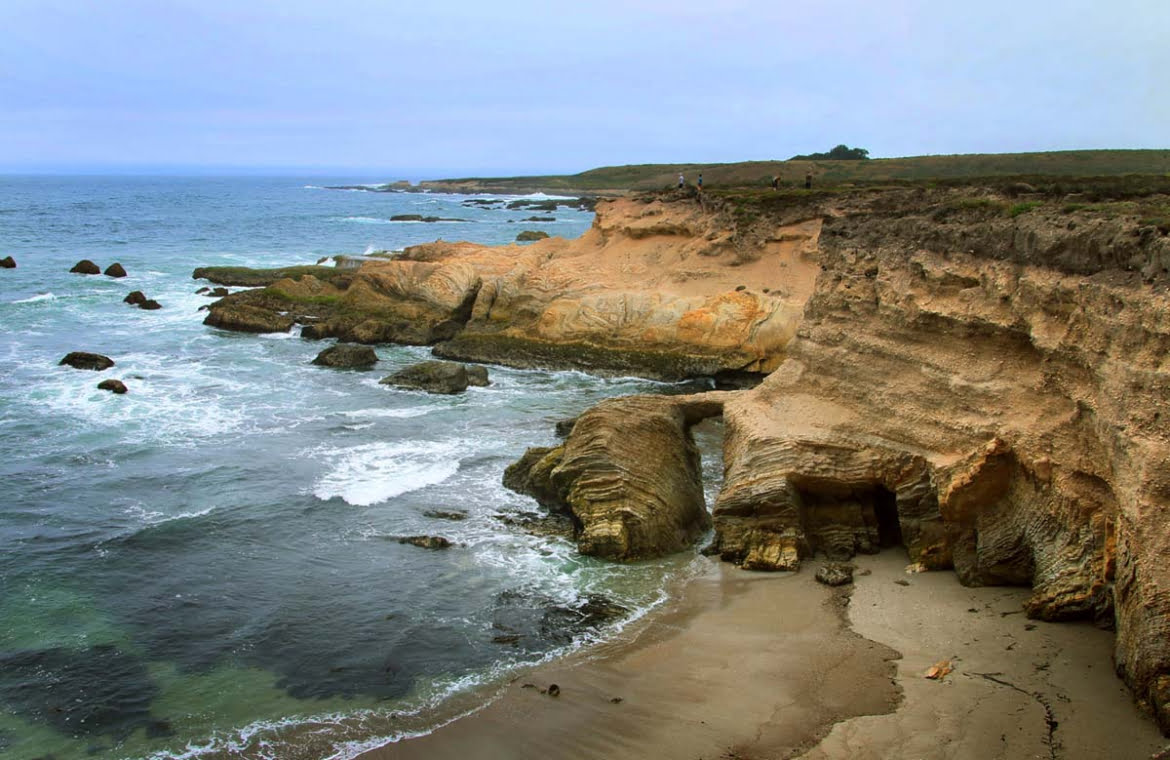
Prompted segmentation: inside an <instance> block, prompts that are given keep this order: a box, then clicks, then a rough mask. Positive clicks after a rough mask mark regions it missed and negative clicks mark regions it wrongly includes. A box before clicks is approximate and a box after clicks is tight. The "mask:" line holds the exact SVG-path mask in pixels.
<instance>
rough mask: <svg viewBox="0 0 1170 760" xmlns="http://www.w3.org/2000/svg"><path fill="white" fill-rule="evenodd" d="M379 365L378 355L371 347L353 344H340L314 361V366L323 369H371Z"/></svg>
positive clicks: (328, 349)
mask: <svg viewBox="0 0 1170 760" xmlns="http://www.w3.org/2000/svg"><path fill="white" fill-rule="evenodd" d="M377 363H378V355H377V354H375V353H374V349H372V348H370V347H369V346H355V345H353V344H352V343H338V344H337V345H335V346H330V347H329V348H327V349H325V350H324V351H322V352H321V353H319V354H317V358H315V359H313V364H317V365H320V366H322V367H338V368H344V369H370V368H372V367H373V366H374V365H375V364H377Z"/></svg>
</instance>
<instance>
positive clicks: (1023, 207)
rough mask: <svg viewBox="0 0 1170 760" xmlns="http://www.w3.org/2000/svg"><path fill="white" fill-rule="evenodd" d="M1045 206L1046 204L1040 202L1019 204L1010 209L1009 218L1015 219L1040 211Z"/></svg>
mask: <svg viewBox="0 0 1170 760" xmlns="http://www.w3.org/2000/svg"><path fill="white" fill-rule="evenodd" d="M1043 205H1044V204H1043V203H1041V202H1040V201H1024V202H1023V203H1017V204H1015V205H1014V206H1012V207H1011V208H1009V209H1008V216H1010V217H1011V218H1013V219H1015V218H1016V217H1017V216H1019V215H1020V214H1026V213H1028V212H1029V211H1032V210H1034V209H1038V208H1040V207H1041V206H1043Z"/></svg>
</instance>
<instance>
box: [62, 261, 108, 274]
mask: <svg viewBox="0 0 1170 760" xmlns="http://www.w3.org/2000/svg"><path fill="white" fill-rule="evenodd" d="M69 271H70V272H71V273H72V274H101V273H102V270H101V268H100V267H99V266H98V265H97V264H95V263H93V262H92V261H90V260H89V259H82V260H81V261H79V262H77V263H76V264H74V265H73V268H72V269H70V270H69Z"/></svg>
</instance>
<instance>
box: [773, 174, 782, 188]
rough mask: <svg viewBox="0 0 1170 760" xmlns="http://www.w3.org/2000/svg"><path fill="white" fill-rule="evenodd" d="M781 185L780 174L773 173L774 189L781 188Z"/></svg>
mask: <svg viewBox="0 0 1170 760" xmlns="http://www.w3.org/2000/svg"><path fill="white" fill-rule="evenodd" d="M779 187H780V177H779V176H778V175H775V174H773V175H772V189H773V190H777V189H779Z"/></svg>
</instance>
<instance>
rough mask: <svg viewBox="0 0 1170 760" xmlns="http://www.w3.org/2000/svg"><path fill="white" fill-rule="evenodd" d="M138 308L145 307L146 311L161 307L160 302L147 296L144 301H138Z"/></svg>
mask: <svg viewBox="0 0 1170 760" xmlns="http://www.w3.org/2000/svg"><path fill="white" fill-rule="evenodd" d="M138 308H140V309H145V310H146V311H156V310H158V309H161V308H162V304H161V303H159V302H158V301H156V300H154V299H153V298H148V299H146V300H145V301H139V302H138Z"/></svg>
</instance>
